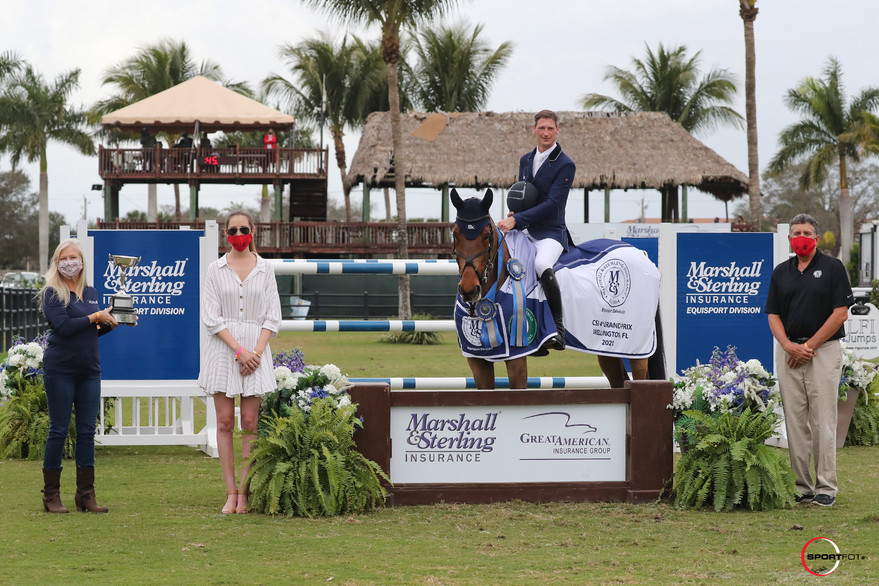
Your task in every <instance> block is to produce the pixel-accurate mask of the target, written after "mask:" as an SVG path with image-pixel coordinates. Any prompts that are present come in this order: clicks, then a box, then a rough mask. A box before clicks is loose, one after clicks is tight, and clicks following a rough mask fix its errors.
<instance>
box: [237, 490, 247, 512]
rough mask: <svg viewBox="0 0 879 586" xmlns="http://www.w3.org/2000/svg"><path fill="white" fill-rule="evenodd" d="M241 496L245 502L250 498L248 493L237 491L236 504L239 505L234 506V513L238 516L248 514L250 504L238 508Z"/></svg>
mask: <svg viewBox="0 0 879 586" xmlns="http://www.w3.org/2000/svg"><path fill="white" fill-rule="evenodd" d="M242 496H243V497H244V498H245V500H246V499H249V498H250V491H248V490H239V491H238V503H239V504H238V505H236V507H235V512H236V513H238V514H239V515H244V514H246V513H249V512H250V503H249V502H248V504H246V505H244V506H243V507H242V506H240V503H241V497H242Z"/></svg>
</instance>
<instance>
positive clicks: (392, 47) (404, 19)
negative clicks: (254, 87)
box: [302, 0, 457, 319]
mask: <svg viewBox="0 0 879 586" xmlns="http://www.w3.org/2000/svg"><path fill="white" fill-rule="evenodd" d="M302 1H303V3H305V4H306V5H307V6H312V7H315V8H317V9H320V10H324V11H326V12H328V13H330V14H333V15H335V16H337V17H339V18H341V19H342V20H344V21H346V22H350V23H352V24H377V25H379V26H380V27H381V31H382V58H383V59H384V62H385V63H386V64H387V66H388V102H389V106H390V115H391V137H392V141H393V145H394V169H395V172H394V190H395V191H396V193H397V235H398V239H399V243H398V252H397V254H398V256H399V257H400V258H403V259H405V258H409V235H408V233H407V232H406V177H405V172H403V170H404V169H405V168H406V158H405V157H406V154H405V153H404V152H403V146H402V145H403V136H402V134H401V131H400V91H399V71H398V65H399V62H400V30H401V29H402V27H403V26H404V25H415V24H416V23H418V22H421V21H429V20H431V19H433V18H434V17H437V16H440V15H442V14H443V13H444V12H446V11H447V10H448V9H449V8H451V7H452V6H454V5H455V4H457V2H456V0H302ZM396 170H400V172H399V173H398V172H396ZM398 313H399V317H400V319H409V318H410V317H411V315H412V307H411V304H410V302H409V276H408V275H400V304H399V310H398Z"/></svg>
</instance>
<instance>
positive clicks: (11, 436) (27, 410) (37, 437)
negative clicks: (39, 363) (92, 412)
mask: <svg viewBox="0 0 879 586" xmlns="http://www.w3.org/2000/svg"><path fill="white" fill-rule="evenodd" d="M48 436H49V406H48V404H47V402H46V391H45V390H44V388H43V378H42V376H38V377H36V378H32V379H22V381H21V383H20V384H19V385H18V388H17V390H16V391H15V392H14V393H13V394H12V395H11V396H9V398H8V399H7V401H6V402H5V403H3V404H2V405H0V457H2V458H21V459H23V460H39V459H40V458H42V457H43V451H44V449H45V447H46V438H47V437H48ZM75 438H76V427H75V424H74V418H73V416H71V418H70V430H69V432H68V434H67V441H66V442H65V443H64V457H65V458H72V457H73V452H74V446H75V441H76V440H75Z"/></svg>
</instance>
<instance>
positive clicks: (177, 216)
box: [174, 183, 182, 222]
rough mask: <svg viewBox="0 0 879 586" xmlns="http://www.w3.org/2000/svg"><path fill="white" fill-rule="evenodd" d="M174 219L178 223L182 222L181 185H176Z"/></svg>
mask: <svg viewBox="0 0 879 586" xmlns="http://www.w3.org/2000/svg"><path fill="white" fill-rule="evenodd" d="M174 219H175V220H177V221H178V222H179V221H181V220H182V218H181V217H180V185H179V184H177V183H175V184H174Z"/></svg>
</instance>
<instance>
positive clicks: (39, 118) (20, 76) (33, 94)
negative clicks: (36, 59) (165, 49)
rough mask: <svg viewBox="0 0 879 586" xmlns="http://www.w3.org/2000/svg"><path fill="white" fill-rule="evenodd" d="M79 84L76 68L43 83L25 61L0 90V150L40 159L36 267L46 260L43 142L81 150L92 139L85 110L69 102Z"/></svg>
mask: <svg viewBox="0 0 879 586" xmlns="http://www.w3.org/2000/svg"><path fill="white" fill-rule="evenodd" d="M78 87H79V69H74V70H71V71H68V72H65V73H61V74H59V75H58V76H57V77H56V78H55V80H54V81H53V82H52V83H51V84H48V83H46V81H45V79H44V78H43V76H42V75H41V74H40V73H38V72H37V71H35V70H34V68H33V67H32V66H30V65H24V66H23V67H21V69H20V70H18V71H17V72H15V73H13V74H12V76H11V77H10V78H9V79H8V81H7V83H6V88H5V91H4V93H3V95H2V96H0V128H2V129H3V133H2V134H0V152H8V153H9V154H10V162H11V163H12V168H13V169H15V167H16V166H17V165H18V163H19V162H20V161H21V160H22V158H24V159H25V160H27V161H28V162H29V163H32V162H34V161H39V162H40V210H39V230H38V232H39V238H40V248H39V250H40V272H41V273H45V272H46V268H47V266H48V262H49V171H48V170H49V164H48V159H47V157H46V147H47V145H48V143H49V141H50V140H56V141H60V142H63V143H65V144H69V145H71V146H73V147H74V148H76V149H77V150H78V151H80V152H81V153H83V154H85V155H91V154H94V152H95V145H94V143H93V142H92V139H91V137H90V136H89V134H88V133H87V132H86V131H85V128H86V124H87V117H86V113H85V111H83V110H81V109H79V108H77V107H75V106H71V105H70V104H69V103H68V100H69V98H70V94H72V93H73V91H74V90H75V89H77V88H78Z"/></svg>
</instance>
